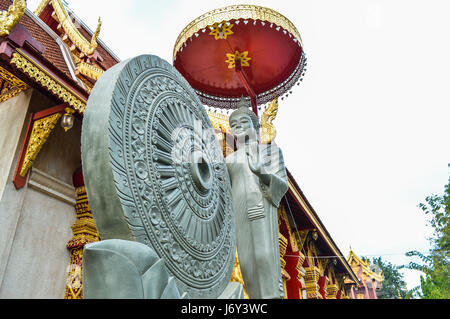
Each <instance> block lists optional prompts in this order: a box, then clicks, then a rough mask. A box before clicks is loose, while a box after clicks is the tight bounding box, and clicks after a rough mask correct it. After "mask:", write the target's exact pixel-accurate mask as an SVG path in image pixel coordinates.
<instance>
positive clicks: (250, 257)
mask: <svg viewBox="0 0 450 319" xmlns="http://www.w3.org/2000/svg"><path fill="white" fill-rule="evenodd" d="M230 126H231V132H232V134H233V136H234V137H235V139H236V145H237V151H235V152H234V153H231V154H230V155H228V156H227V158H226V163H227V167H228V171H229V173H230V177H231V181H232V185H233V186H232V189H233V205H234V211H235V214H236V242H237V251H238V256H239V264H240V268H241V273H242V277H243V279H244V284H245V288H246V290H247V293H248V295H249V297H250V298H252V299H260V298H264V299H265V298H281V297H282V296H283V284H282V278H281V266H280V249H279V243H278V214H277V207H278V206H279V204H280V200H281V198H282V197H283V196H284V194H285V193H286V191H287V190H288V181H287V175H286V169H285V167H284V161H283V155H282V152H281V150H280V149H279V148H278V147H277V146H276V145H275V144H270V145H267V144H258V141H257V136H258V129H259V123H258V119H257V117H256V115H254V114H253V112H252V111H250V110H249V109H248V108H247V106H246V105H243V106H242V107H241V108H239V109H238V110H236V111H234V112H233V113H232V114H231V116H230Z"/></svg>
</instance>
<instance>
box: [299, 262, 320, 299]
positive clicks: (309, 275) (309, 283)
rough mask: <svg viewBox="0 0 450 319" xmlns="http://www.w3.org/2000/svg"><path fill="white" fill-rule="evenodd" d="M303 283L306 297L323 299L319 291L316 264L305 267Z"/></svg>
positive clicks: (318, 271)
mask: <svg viewBox="0 0 450 319" xmlns="http://www.w3.org/2000/svg"><path fill="white" fill-rule="evenodd" d="M305 272H306V274H305V277H304V279H305V283H306V285H305V286H306V287H305V288H306V295H307V298H308V299H323V297H322V295H321V294H320V292H319V288H320V287H319V283H318V281H319V277H320V270H319V268H318V267H316V266H312V267H306V268H305Z"/></svg>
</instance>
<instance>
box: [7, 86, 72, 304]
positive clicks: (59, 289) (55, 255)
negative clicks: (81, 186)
mask: <svg viewBox="0 0 450 319" xmlns="http://www.w3.org/2000/svg"><path fill="white" fill-rule="evenodd" d="M54 105H55V104H54V103H51V102H49V101H48V100H47V99H46V98H45V97H43V96H41V95H40V94H35V95H33V97H32V98H31V102H30V108H29V110H28V112H26V113H27V114H26V115H25V117H26V118H28V117H27V115H28V114H29V112H36V111H39V110H43V109H46V108H49V107H52V106H54ZM22 122H23V123H22V126H21V127H20V130H21V132H20V130H19V135H20V138H17V139H18V141H16V145H15V147H16V150H15V151H13V155H14V156H12V157H13V158H12V159H11V160H10V162H11V163H10V164H9V167H8V169H7V171H8V173H9V174H8V175H7V179H6V183H5V186H4V191H3V197H2V198H1V199H0V298H30V299H33V298H50V299H53V298H64V290H65V283H66V278H67V267H68V266H69V263H70V254H69V251H68V250H67V248H66V244H67V242H68V241H69V240H70V239H71V238H72V235H73V234H72V229H71V226H72V225H73V223H74V221H75V219H76V217H75V207H74V205H75V198H76V192H75V188H74V186H73V184H72V174H73V172H74V171H75V170H76V169H77V168H78V167H79V165H80V163H81V155H80V135H81V124H80V122H79V121H75V126H74V127H73V128H72V129H71V130H70V131H69V132H67V133H65V132H64V130H63V129H62V128H61V127H60V125H59V123H58V124H57V126H56V127H55V129H54V131H53V132H52V133H51V135H50V137H49V138H48V140H47V142H46V143H45V145H44V146H43V148H42V150H41V152H40V153H39V155H38V157H37V158H36V160H35V161H34V163H33V166H32V168H31V170H30V172H29V174H28V179H27V184H26V186H25V187H24V188H22V189H20V190H16V189H15V187H14V185H13V183H12V178H13V176H14V171H15V168H16V165H17V161H18V158H19V154H20V149H21V146H22V143H23V138H24V135H25V131H26V127H25V126H26V125H27V124H28V123H24V121H22ZM14 153H15V154H14ZM0 165H3V164H1V163H0ZM5 166H6V165H5Z"/></svg>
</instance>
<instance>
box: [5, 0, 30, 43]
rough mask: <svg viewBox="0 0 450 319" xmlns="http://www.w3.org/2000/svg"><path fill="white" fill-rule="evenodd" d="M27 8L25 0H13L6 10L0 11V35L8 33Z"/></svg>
mask: <svg viewBox="0 0 450 319" xmlns="http://www.w3.org/2000/svg"><path fill="white" fill-rule="evenodd" d="M26 8H27V2H26V1H25V0H14V2H13V4H12V5H10V6H9V8H8V10H2V11H1V12H0V36H1V37H4V36H7V35H9V32H10V31H11V30H12V28H14V27H15V26H16V24H17V23H18V22H19V20H20V18H22V16H23V14H24V13H25V10H26Z"/></svg>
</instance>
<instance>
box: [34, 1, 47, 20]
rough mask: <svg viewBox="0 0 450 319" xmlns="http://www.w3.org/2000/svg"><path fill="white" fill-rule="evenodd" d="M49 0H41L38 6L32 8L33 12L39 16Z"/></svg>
mask: <svg viewBox="0 0 450 319" xmlns="http://www.w3.org/2000/svg"><path fill="white" fill-rule="evenodd" d="M49 1H50V0H42V1H41V3H40V4H39V6H38V7H37V8H36V10H34V14H35V15H37V16H39V15H40V14H41V13H42V11H44V8H45V7H46V6H47V4H48V3H49Z"/></svg>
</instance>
